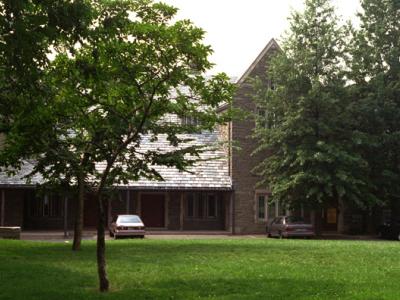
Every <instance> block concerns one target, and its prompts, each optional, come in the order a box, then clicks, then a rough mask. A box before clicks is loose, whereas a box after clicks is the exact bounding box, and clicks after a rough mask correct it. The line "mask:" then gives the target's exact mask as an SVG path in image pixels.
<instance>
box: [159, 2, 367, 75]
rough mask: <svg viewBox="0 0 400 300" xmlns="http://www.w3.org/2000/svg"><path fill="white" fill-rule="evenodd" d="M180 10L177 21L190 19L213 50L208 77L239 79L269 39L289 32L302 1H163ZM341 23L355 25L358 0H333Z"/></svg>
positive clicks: (358, 8)
mask: <svg viewBox="0 0 400 300" xmlns="http://www.w3.org/2000/svg"><path fill="white" fill-rule="evenodd" d="M162 2H164V3H168V4H170V5H172V6H175V7H177V8H178V9H179V12H178V14H177V19H190V20H192V22H193V23H194V24H195V25H196V26H198V27H201V28H203V29H204V30H205V31H206V36H205V40H204V42H205V43H206V44H208V45H210V46H211V48H212V49H213V50H214V53H213V55H212V56H211V57H210V61H211V62H213V63H214V64H215V67H214V68H213V69H212V70H211V71H210V74H215V73H218V72H225V73H227V74H228V75H229V76H232V77H240V76H241V75H242V74H243V73H244V72H245V71H246V69H247V68H248V67H249V66H250V64H251V63H252V62H253V61H254V59H255V58H256V57H257V55H258V54H259V53H260V52H261V51H262V50H263V48H264V47H265V45H266V44H267V43H268V42H269V40H270V39H271V38H275V39H276V40H277V41H278V42H279V38H280V37H281V36H282V34H283V33H284V32H285V30H287V29H288V25H289V23H288V20H287V18H288V17H289V16H290V12H291V11H292V10H293V9H294V10H301V9H302V7H303V1H302V0H163V1H162ZM332 3H333V5H334V6H335V7H336V8H337V14H338V15H339V16H341V17H342V18H343V20H348V19H350V20H352V21H353V22H356V21H355V19H356V18H355V14H356V12H357V11H359V10H360V4H359V0H332Z"/></svg>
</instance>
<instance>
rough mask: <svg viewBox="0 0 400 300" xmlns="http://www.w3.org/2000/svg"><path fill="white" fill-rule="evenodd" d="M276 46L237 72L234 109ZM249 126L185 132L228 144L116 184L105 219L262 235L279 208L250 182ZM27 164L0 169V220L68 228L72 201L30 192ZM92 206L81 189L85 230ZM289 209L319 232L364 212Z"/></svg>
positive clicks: (247, 96) (359, 219) (361, 218)
mask: <svg viewBox="0 0 400 300" xmlns="http://www.w3.org/2000/svg"><path fill="white" fill-rule="evenodd" d="M276 51H279V45H278V44H277V43H276V41H275V40H273V39H272V40H271V41H270V42H269V43H268V44H267V45H266V47H265V48H264V49H263V51H262V52H261V53H260V54H259V55H258V57H257V58H256V59H255V61H254V62H253V63H252V64H251V65H250V67H249V68H248V69H247V71H246V72H245V73H244V74H243V75H242V76H241V77H240V79H239V80H238V81H237V91H236V95H235V97H234V99H233V106H234V107H236V108H239V109H241V110H243V111H247V112H250V113H255V112H256V105H255V103H254V101H253V100H252V95H253V93H254V92H253V86H252V83H251V79H252V78H254V77H256V76H258V77H260V78H262V79H263V80H264V82H265V83H266V84H268V82H269V81H268V78H266V77H265V74H266V68H268V60H269V58H270V57H271V55H273V54H274V53H275V52H276ZM220 109H221V110H223V109H224V107H221V108H220ZM182 121H184V122H189V121H190V120H182ZM254 126H255V120H254V118H253V117H252V116H251V115H249V116H248V117H247V118H245V119H242V120H234V121H233V122H231V123H230V124H227V125H226V126H222V127H220V128H218V130H216V131H215V132H207V133H202V134H197V135H192V136H191V138H193V139H194V143H199V144H202V145H212V144H215V143H218V142H220V141H221V140H224V141H228V145H229V146H227V147H225V148H224V149H221V150H212V151H211V150H210V151H208V152H206V153H204V154H202V155H203V157H202V158H204V159H206V158H213V159H212V160H208V161H202V162H200V163H198V164H197V165H196V166H195V167H194V168H193V169H192V172H193V173H180V172H179V171H178V170H176V169H173V168H167V167H160V168H159V169H158V171H159V172H160V174H161V175H162V176H163V178H164V179H165V181H158V182H157V181H149V180H145V179H142V180H139V181H137V182H130V183H129V184H127V185H126V186H118V187H116V188H117V192H116V193H115V195H114V196H113V197H110V199H109V201H108V208H107V211H108V222H110V221H111V219H112V218H113V216H115V215H117V214H139V215H140V216H141V217H142V219H143V220H144V223H145V224H146V226H147V227H148V228H154V229H159V230H160V229H162V230H190V231H194V230H214V231H226V232H231V233H234V234H244V233H264V232H265V226H266V224H267V222H268V221H269V220H271V219H272V218H274V217H275V216H278V215H281V214H283V213H285V212H284V210H283V208H282V207H279V204H270V203H268V196H269V191H268V189H267V188H260V187H257V182H258V181H259V178H258V177H257V176H256V175H255V174H254V172H253V169H254V167H255V166H256V165H257V164H258V162H259V161H260V160H261V159H262V157H260V155H261V154H258V156H257V155H251V153H252V152H253V151H254V149H255V147H256V141H255V140H254V139H253V138H252V131H253V129H254ZM232 142H234V143H237V144H238V145H239V147H240V149H237V148H236V147H232ZM142 145H143V147H145V148H146V147H147V148H149V147H150V148H151V147H154V148H161V149H163V148H168V147H171V146H169V143H168V142H167V141H166V139H165V138H163V137H160V139H159V140H158V141H156V142H154V141H150V139H148V140H147V141H144V142H143V144H142ZM99 167H101V166H99ZM31 168H32V164H31V163H30V162H26V163H25V164H24V166H23V167H22V170H21V172H20V173H19V174H17V175H15V176H11V177H10V176H7V175H6V174H5V173H0V226H21V227H22V229H23V230H48V229H58V230H60V229H68V230H71V229H72V228H73V222H74V211H75V206H76V202H77V201H76V199H73V198H70V197H66V196H60V195H40V194H38V193H37V191H36V190H35V185H36V184H37V183H40V182H41V178H40V177H39V176H36V177H35V178H33V179H32V181H31V183H30V184H27V183H26V182H25V180H24V179H23V178H22V177H23V176H24V175H25V174H28V173H29V171H30V170H31ZM96 211H97V210H96V203H95V200H94V199H92V198H91V197H90V195H89V196H88V197H87V199H86V201H85V209H84V226H85V227H86V228H93V227H95V226H96V220H97V216H96ZM292 213H294V214H301V215H302V216H304V217H305V218H306V219H309V220H310V221H312V222H313V223H315V224H319V226H320V227H321V228H322V230H325V231H326V230H329V231H341V232H343V231H357V230H359V231H362V228H365V223H366V222H370V221H371V220H369V219H368V218H370V216H369V215H368V214H367V215H366V213H365V212H363V211H357V210H355V209H350V208H342V209H341V210H339V207H338V204H332V205H330V206H327V207H325V208H323V209H319V210H315V211H306V210H303V209H299V210H298V211H295V212H292ZM376 222H378V221H377V220H375V223H376ZM363 224H364V225H363Z"/></svg>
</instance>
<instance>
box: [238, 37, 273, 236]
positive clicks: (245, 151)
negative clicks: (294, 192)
mask: <svg viewBox="0 0 400 300" xmlns="http://www.w3.org/2000/svg"><path fill="white" fill-rule="evenodd" d="M278 49H279V46H278V44H277V43H276V42H275V41H274V40H271V41H270V42H269V43H268V44H267V46H266V47H265V48H264V50H263V51H262V52H261V53H260V55H259V56H258V57H257V59H256V60H255V61H254V63H253V64H252V65H251V66H250V68H249V69H248V70H247V71H246V72H245V74H244V75H243V76H242V77H241V78H240V79H239V81H238V86H237V92H236V95H235V97H234V100H233V106H234V107H235V108H238V109H240V110H241V111H244V112H246V113H248V114H249V115H248V116H247V117H246V118H244V119H243V120H235V121H233V122H232V133H231V134H232V142H233V144H234V145H235V144H236V145H237V146H238V147H239V149H236V148H235V147H233V148H232V156H231V161H232V163H231V165H232V173H231V174H232V183H233V190H234V193H235V205H234V206H235V209H234V214H235V216H234V219H235V232H236V233H264V232H265V225H266V222H260V221H258V218H257V215H256V214H257V207H256V190H264V193H266V191H265V188H264V189H263V188H262V187H259V188H258V187H257V183H258V181H259V178H258V176H256V175H255V174H254V171H253V169H254V167H256V166H257V164H258V163H259V162H260V161H261V160H262V159H263V156H262V155H261V154H258V155H252V153H253V152H254V150H255V148H256V146H257V141H256V140H255V139H254V138H252V133H253V130H254V127H255V119H254V117H252V114H254V113H256V104H255V103H254V100H253V95H254V90H253V85H252V82H251V81H252V79H254V78H256V77H260V78H261V79H262V80H263V81H265V82H267V79H266V77H265V74H266V67H267V61H268V59H269V58H270V56H271V55H272V54H273V53H274V52H275V51H277V50H278Z"/></svg>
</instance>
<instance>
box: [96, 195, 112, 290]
mask: <svg viewBox="0 0 400 300" xmlns="http://www.w3.org/2000/svg"><path fill="white" fill-rule="evenodd" d="M97 203H98V210H99V220H98V221H99V222H98V224H97V272H98V275H99V288H100V292H107V291H108V289H109V282H108V278H107V272H106V243H105V234H104V227H105V225H106V214H105V210H104V203H103V199H102V197H101V195H100V194H98V195H97Z"/></svg>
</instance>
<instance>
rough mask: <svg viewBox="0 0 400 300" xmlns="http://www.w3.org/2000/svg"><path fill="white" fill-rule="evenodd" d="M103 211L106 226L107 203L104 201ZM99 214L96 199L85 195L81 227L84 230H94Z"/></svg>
mask: <svg viewBox="0 0 400 300" xmlns="http://www.w3.org/2000/svg"><path fill="white" fill-rule="evenodd" d="M104 211H105V214H106V224H108V221H107V220H108V203H107V201H104ZM98 220H99V212H98V204H97V199H96V198H95V197H94V196H93V195H90V194H89V195H85V203H84V208H83V226H84V227H86V228H95V227H97V223H98V222H99V221H98Z"/></svg>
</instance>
